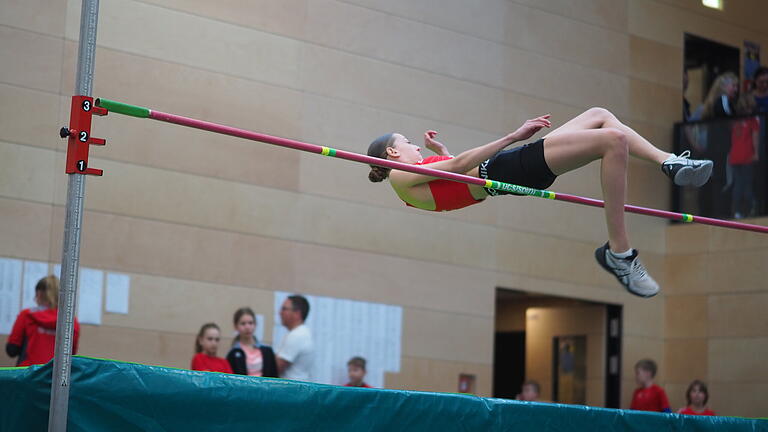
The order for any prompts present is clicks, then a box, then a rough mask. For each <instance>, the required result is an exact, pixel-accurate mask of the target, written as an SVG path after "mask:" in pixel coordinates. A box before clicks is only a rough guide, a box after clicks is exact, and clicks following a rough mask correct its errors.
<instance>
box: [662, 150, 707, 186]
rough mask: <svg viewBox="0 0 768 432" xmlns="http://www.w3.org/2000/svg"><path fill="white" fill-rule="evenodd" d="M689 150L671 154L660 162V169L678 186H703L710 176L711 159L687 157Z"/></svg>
mask: <svg viewBox="0 0 768 432" xmlns="http://www.w3.org/2000/svg"><path fill="white" fill-rule="evenodd" d="M690 156H691V152H690V151H689V150H686V151H684V152H682V153H680V155H679V156H676V155H672V156H670V157H668V158H667V160H665V161H664V162H663V163H662V164H661V171H662V172H663V173H664V174H666V175H667V176H668V177H669V178H671V179H672V181H673V182H675V184H676V185H678V186H689V185H690V186H695V187H699V186H703V185H704V183H706V182H707V180H709V178H710V177H711V176H712V161H711V160H706V159H689V157H690Z"/></svg>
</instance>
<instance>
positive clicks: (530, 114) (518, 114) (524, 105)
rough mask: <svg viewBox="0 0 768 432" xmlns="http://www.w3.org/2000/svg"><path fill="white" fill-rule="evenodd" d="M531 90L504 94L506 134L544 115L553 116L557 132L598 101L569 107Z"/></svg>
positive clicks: (532, 139)
mask: <svg viewBox="0 0 768 432" xmlns="http://www.w3.org/2000/svg"><path fill="white" fill-rule="evenodd" d="M530 90H531V89H528V93H529V94H524V93H518V92H505V93H504V110H505V111H504V118H505V119H506V123H505V128H504V132H513V131H514V130H515V129H516V128H518V127H519V126H520V125H521V124H523V122H525V121H526V120H528V119H530V118H534V117H538V116H540V115H544V114H550V115H551V117H550V120H551V121H552V129H551V130H555V129H557V128H558V127H560V126H562V125H563V124H565V123H566V122H567V121H569V120H571V119H572V118H574V117H576V116H577V115H579V114H581V113H583V112H584V111H586V110H587V108H589V107H592V106H594V105H595V103H596V101H586V103H585V104H584V105H579V106H575V105H569V104H567V103H566V102H564V101H562V100H560V99H558V98H555V99H549V98H543V97H541V96H539V95H537V94H535V93H536V92H532V91H530ZM546 133H547V132H546V131H544V132H540V133H539V134H537V136H536V137H533V138H531V139H530V141H534V140H536V139H537V138H538V137H541V136H544V135H545V134H546ZM520 144H524V143H519V144H518V145H520Z"/></svg>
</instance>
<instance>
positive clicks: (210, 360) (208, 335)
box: [192, 323, 232, 373]
mask: <svg viewBox="0 0 768 432" xmlns="http://www.w3.org/2000/svg"><path fill="white" fill-rule="evenodd" d="M220 339H221V331H220V330H219V326H217V325H216V324H214V323H207V324H203V326H202V327H200V331H199V332H197V338H196V339H195V356H194V357H192V370H196V371H209V372H224V373H232V367H231V366H230V365H229V362H227V360H226V359H223V358H221V357H218V356H217V354H218V351H219V340H220Z"/></svg>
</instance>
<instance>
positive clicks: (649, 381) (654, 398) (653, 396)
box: [630, 359, 672, 413]
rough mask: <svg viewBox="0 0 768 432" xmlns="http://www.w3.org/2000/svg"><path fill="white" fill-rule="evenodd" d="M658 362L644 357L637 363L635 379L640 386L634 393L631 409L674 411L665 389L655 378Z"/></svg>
mask: <svg viewBox="0 0 768 432" xmlns="http://www.w3.org/2000/svg"><path fill="white" fill-rule="evenodd" d="M656 371H657V366H656V362H655V361H653V360H651V359H643V360H640V361H638V362H637V363H636V364H635V381H636V382H637V385H638V388H637V389H635V393H634V394H633V395H632V404H631V405H630V409H633V410H639V411H656V412H667V413H668V412H672V409H671V408H670V407H669V399H667V393H665V392H664V389H663V388H661V387H659V386H657V385H656V384H655V383H654V382H653V379H654V378H655V377H656Z"/></svg>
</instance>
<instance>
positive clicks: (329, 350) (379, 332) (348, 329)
mask: <svg viewBox="0 0 768 432" xmlns="http://www.w3.org/2000/svg"><path fill="white" fill-rule="evenodd" d="M289 295H291V293H287V292H276V293H275V315H274V317H275V323H274V328H273V331H272V335H273V343H274V345H275V352H278V351H279V349H280V344H281V343H282V340H283V337H285V335H286V333H287V330H286V329H285V327H283V326H282V323H281V322H280V308H281V307H282V304H283V301H285V299H286V298H287V297H288V296H289ZM305 297H306V298H307V300H308V301H309V304H310V313H309V317H308V319H307V321H306V323H305V324H306V325H307V327H309V329H310V330H311V331H312V337H313V340H314V344H315V357H314V367H313V375H312V380H313V381H315V382H319V383H325V384H345V383H346V382H347V361H349V359H350V358H352V357H354V356H361V357H363V358H365V359H366V361H367V363H368V364H367V371H368V373H367V375H366V382H367V383H368V384H369V385H371V386H373V387H380V388H381V387H383V386H384V374H385V372H399V371H400V344H401V329H402V307H400V306H391V305H386V304H381V303H370V302H361V301H355V300H348V299H337V298H332V297H319V296H305Z"/></svg>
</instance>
